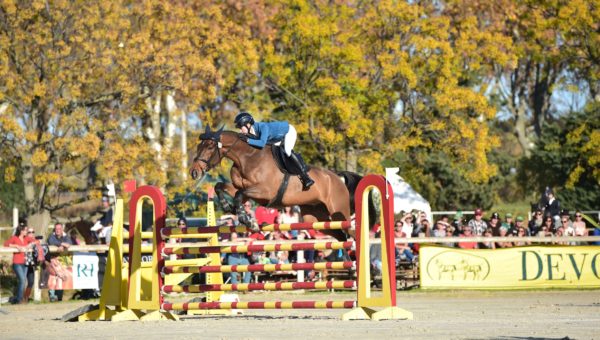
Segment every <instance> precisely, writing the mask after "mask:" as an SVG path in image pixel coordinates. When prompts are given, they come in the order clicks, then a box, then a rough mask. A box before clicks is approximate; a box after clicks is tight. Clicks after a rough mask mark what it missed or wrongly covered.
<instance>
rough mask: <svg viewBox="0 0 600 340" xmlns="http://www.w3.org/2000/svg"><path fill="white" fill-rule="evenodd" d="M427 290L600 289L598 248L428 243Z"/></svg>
mask: <svg viewBox="0 0 600 340" xmlns="http://www.w3.org/2000/svg"><path fill="white" fill-rule="evenodd" d="M419 263H420V269H419V270H420V278H421V287H422V288H436V289H440V288H442V289H446V288H473V289H478V288H481V289H494V288H497V289H513V288H514V289H519V288H550V287H556V288H586V287H589V288H592V287H600V247H599V246H527V247H514V248H503V249H458V248H447V247H439V246H425V245H423V246H422V247H421V248H420V251H419Z"/></svg>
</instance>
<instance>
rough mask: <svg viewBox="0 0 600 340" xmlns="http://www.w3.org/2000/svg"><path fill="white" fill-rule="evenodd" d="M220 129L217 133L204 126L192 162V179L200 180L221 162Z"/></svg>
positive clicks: (221, 131)
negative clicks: (204, 128)
mask: <svg viewBox="0 0 600 340" xmlns="http://www.w3.org/2000/svg"><path fill="white" fill-rule="evenodd" d="M221 133H223V128H222V127H221V128H220V129H219V130H217V131H212V130H211V129H210V126H209V125H208V124H207V125H206V130H205V131H204V133H203V134H201V135H200V144H198V147H197V148H196V155H195V156H194V160H193V162H192V167H191V169H190V175H191V176H192V178H193V179H198V178H202V177H203V176H204V174H206V173H207V172H208V171H209V170H210V169H211V168H213V167H215V166H216V165H218V164H219V163H220V162H221V158H222V157H221V147H222V144H221Z"/></svg>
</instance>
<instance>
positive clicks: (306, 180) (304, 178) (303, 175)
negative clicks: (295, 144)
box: [290, 151, 315, 190]
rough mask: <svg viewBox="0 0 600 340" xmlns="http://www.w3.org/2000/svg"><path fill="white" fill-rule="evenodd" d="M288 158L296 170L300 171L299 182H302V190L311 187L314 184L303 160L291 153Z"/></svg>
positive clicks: (298, 155)
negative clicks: (293, 163)
mask: <svg viewBox="0 0 600 340" xmlns="http://www.w3.org/2000/svg"><path fill="white" fill-rule="evenodd" d="M290 158H291V159H292V160H293V161H294V162H295V163H296V165H297V166H298V168H299V169H300V181H301V182H302V190H308V188H310V186H311V185H313V184H315V181H313V179H312V178H310V176H309V175H308V167H307V166H306V164H305V163H304V159H302V156H300V154H298V153H295V152H293V151H292V154H291V155H290Z"/></svg>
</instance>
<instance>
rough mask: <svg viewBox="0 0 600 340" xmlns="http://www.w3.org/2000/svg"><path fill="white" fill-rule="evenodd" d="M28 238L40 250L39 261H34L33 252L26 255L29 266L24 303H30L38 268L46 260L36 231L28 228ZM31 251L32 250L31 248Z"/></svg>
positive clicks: (26, 263)
mask: <svg viewBox="0 0 600 340" xmlns="http://www.w3.org/2000/svg"><path fill="white" fill-rule="evenodd" d="M27 238H28V240H29V244H32V243H34V244H35V246H36V247H37V250H38V256H39V258H38V259H34V257H33V255H34V254H33V252H30V253H27V254H25V265H26V266H27V287H25V292H24V293H23V302H24V303H27V302H29V297H30V296H31V292H32V291H33V283H34V280H35V269H36V266H37V265H38V264H39V263H40V262H42V261H43V260H44V257H43V250H42V247H41V245H40V240H38V239H36V237H35V230H34V229H33V228H31V227H29V228H27ZM30 249H31V248H30Z"/></svg>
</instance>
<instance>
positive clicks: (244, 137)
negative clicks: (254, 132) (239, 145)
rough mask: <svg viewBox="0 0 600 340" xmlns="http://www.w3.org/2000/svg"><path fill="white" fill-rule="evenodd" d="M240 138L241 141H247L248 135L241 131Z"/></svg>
mask: <svg viewBox="0 0 600 340" xmlns="http://www.w3.org/2000/svg"><path fill="white" fill-rule="evenodd" d="M240 139H241V140H242V142H248V136H246V135H245V134H243V133H240Z"/></svg>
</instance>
